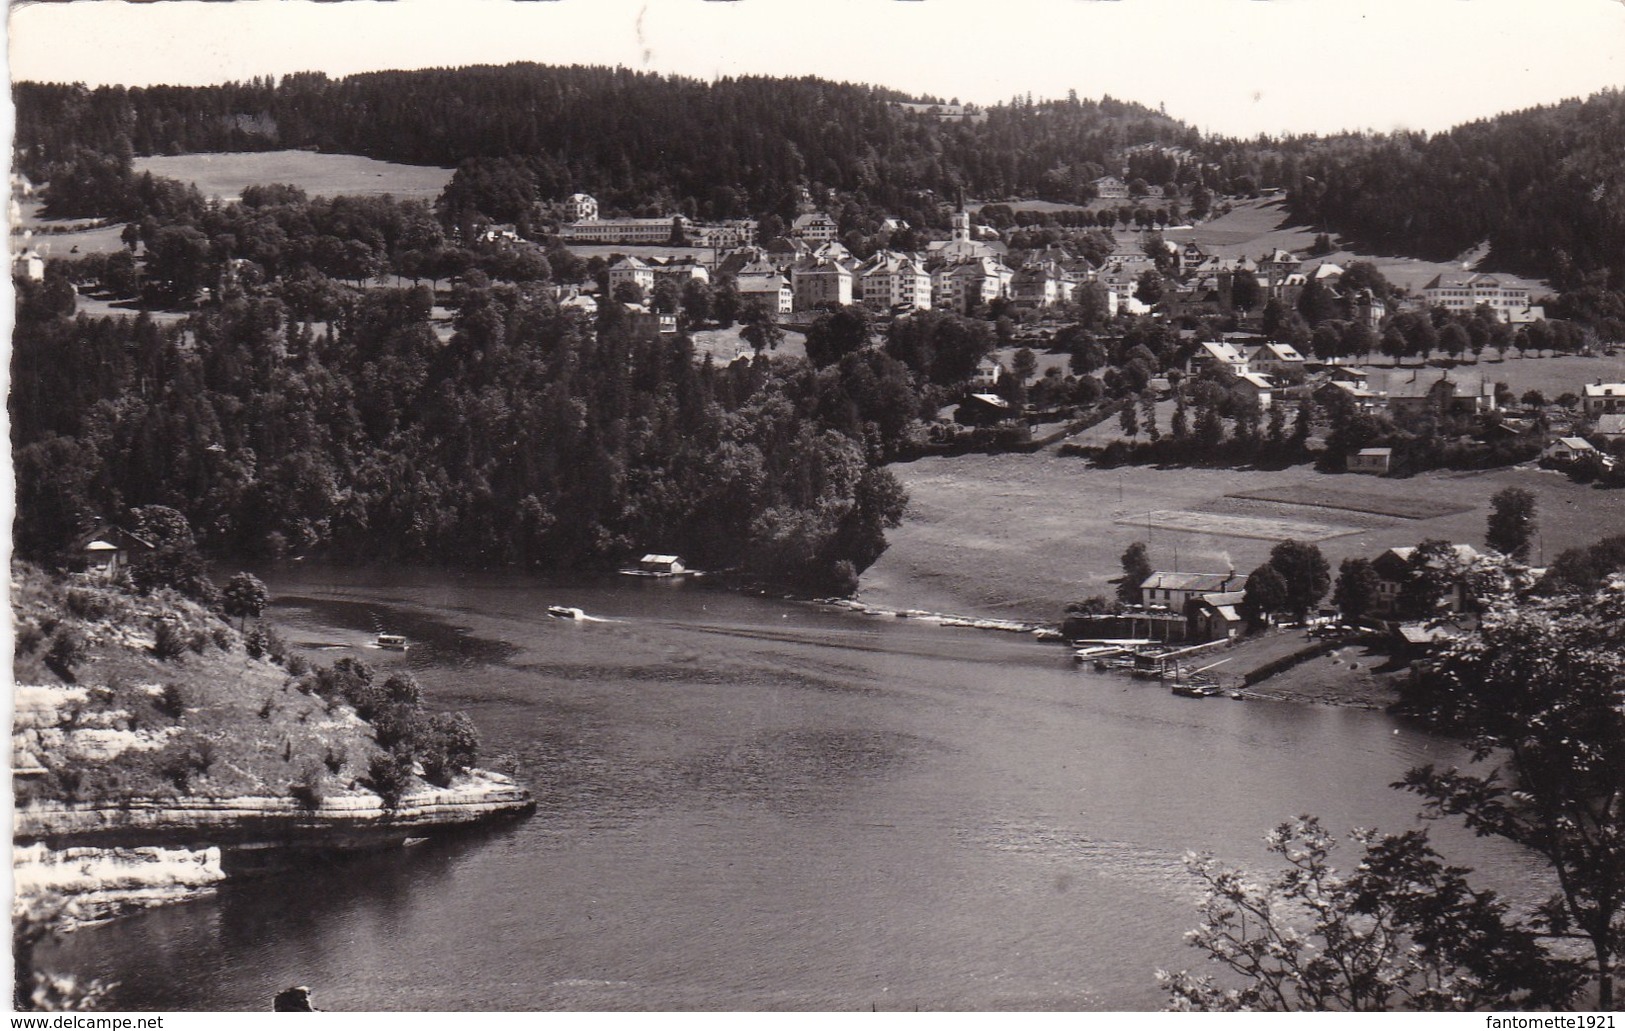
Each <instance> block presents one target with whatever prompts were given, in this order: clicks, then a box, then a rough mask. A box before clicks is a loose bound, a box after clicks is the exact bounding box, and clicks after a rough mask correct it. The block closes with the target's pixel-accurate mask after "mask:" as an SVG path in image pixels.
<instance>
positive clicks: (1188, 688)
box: [1170, 683, 1221, 698]
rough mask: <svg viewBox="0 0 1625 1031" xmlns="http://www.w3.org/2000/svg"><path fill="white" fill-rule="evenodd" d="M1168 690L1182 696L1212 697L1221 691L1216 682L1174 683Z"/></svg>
mask: <svg viewBox="0 0 1625 1031" xmlns="http://www.w3.org/2000/svg"><path fill="white" fill-rule="evenodd" d="M1170 690H1171V691H1173V693H1174V694H1176V695H1179V696H1180V697H1182V698H1212V697H1213V696H1214V695H1216V694H1220V693H1221V692H1220V690H1219V686H1218V685H1217V684H1190V683H1185V684H1175V685H1174V686H1173V687H1172V688H1170Z"/></svg>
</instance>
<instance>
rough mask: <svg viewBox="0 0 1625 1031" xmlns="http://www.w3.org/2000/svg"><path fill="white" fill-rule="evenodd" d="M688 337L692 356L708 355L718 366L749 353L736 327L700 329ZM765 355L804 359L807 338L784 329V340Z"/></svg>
mask: <svg viewBox="0 0 1625 1031" xmlns="http://www.w3.org/2000/svg"><path fill="white" fill-rule="evenodd" d="M690 335H691V336H692V337H693V338H694V356H695V357H696V358H704V357H705V356H706V355H710V356H711V357H712V359H714V360H715V361H716V363H717V364H718V365H726V364H728V363H729V362H731V361H733V360H734V358H736V357H738V355H739V353H740V352H741V351H743V352H745V353H746V354H749V353H751V349H750V345H749V344H747V343H745V341H744V340H742V339H740V336H739V327H738V326H730V327H728V328H727V329H701V330H697V331H695V332H694V333H692V334H690ZM767 353H768V355H769V356H770V357H774V358H778V357H787V358H805V357H807V338H806V337H805V336H803V335H802V334H801V333H798V332H796V331H795V330H794V329H790V328H789V327H784V339H783V340H781V341H780V342H779V346H778V348H777V349H775V350H772V351H769V352H767Z"/></svg>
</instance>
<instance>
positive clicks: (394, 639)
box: [374, 634, 406, 652]
mask: <svg viewBox="0 0 1625 1031" xmlns="http://www.w3.org/2000/svg"><path fill="white" fill-rule="evenodd" d="M374 643H375V644H377V646H378V647H380V648H385V649H388V650H389V651H392V652H404V651H405V650H406V638H405V637H403V636H401V635H400V634H379V635H378V640H377V641H375V642H374Z"/></svg>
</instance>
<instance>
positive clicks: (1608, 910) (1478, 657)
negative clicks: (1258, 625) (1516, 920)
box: [1396, 581, 1625, 1010]
mask: <svg viewBox="0 0 1625 1031" xmlns="http://www.w3.org/2000/svg"><path fill="white" fill-rule="evenodd" d="M1615 584H1616V585H1617V584H1618V581H1615ZM1411 704H1412V705H1413V707H1415V708H1419V709H1422V710H1423V711H1425V712H1426V713H1427V714H1428V715H1430V716H1432V717H1433V718H1434V719H1435V720H1437V721H1438V722H1441V723H1444V724H1446V725H1448V726H1450V727H1453V728H1455V729H1456V730H1458V731H1460V732H1465V733H1466V734H1467V735H1469V739H1468V742H1467V747H1468V748H1469V749H1470V751H1471V754H1472V760H1473V762H1474V764H1475V766H1473V767H1469V768H1468V769H1467V770H1461V769H1451V770H1448V771H1441V770H1438V769H1436V768H1434V767H1432V766H1425V767H1421V768H1418V769H1414V770H1412V771H1410V772H1409V773H1408V774H1406V776H1405V779H1404V780H1403V781H1401V782H1400V783H1399V785H1396V786H1400V787H1404V788H1407V789H1409V790H1411V791H1414V792H1416V793H1417V794H1419V795H1421V796H1422V797H1423V798H1424V799H1425V800H1426V803H1427V808H1426V812H1427V814H1428V815H1431V816H1460V817H1462V818H1464V819H1465V820H1466V822H1467V826H1469V827H1471V828H1472V829H1473V830H1474V831H1476V832H1477V833H1479V834H1481V835H1486V836H1493V837H1500V838H1506V839H1508V840H1510V841H1514V842H1517V843H1518V844H1520V845H1522V846H1524V847H1525V848H1528V849H1530V850H1532V851H1534V852H1535V853H1537V854H1539V855H1540V856H1541V857H1543V858H1544V859H1545V860H1546V861H1547V862H1548V863H1549V864H1551V867H1552V869H1553V870H1554V871H1555V873H1556V875H1557V881H1558V884H1559V888H1560V890H1559V892H1558V893H1557V894H1556V895H1555V896H1553V897H1552V898H1551V899H1550V900H1549V901H1548V902H1547V903H1546V904H1545V905H1544V906H1543V907H1541V911H1540V913H1539V914H1538V917H1537V919H1536V921H1535V922H1534V926H1535V927H1536V928H1537V929H1539V930H1541V931H1542V932H1544V933H1546V934H1549V935H1552V936H1554V937H1559V938H1568V939H1573V940H1575V941H1576V942H1578V943H1580V944H1582V945H1584V946H1585V947H1586V948H1587V949H1588V951H1589V952H1590V954H1591V970H1590V973H1591V975H1592V977H1593V978H1594V979H1595V982H1596V987H1597V1008H1599V1009H1604V1010H1606V1009H1611V1008H1613V1006H1614V1005H1615V1001H1616V995H1615V992H1614V979H1615V976H1616V968H1617V966H1618V963H1619V956H1620V952H1621V949H1622V947H1625V589H1622V588H1621V587H1619V586H1611V587H1605V588H1604V589H1603V590H1601V591H1600V592H1598V593H1596V594H1593V595H1590V596H1579V597H1573V596H1568V597H1561V598H1556V599H1552V600H1549V601H1546V602H1541V603H1538V604H1535V603H1525V604H1524V605H1523V606H1521V607H1518V608H1508V609H1502V610H1494V611H1491V612H1489V613H1487V614H1486V615H1485V616H1484V618H1483V620H1482V622H1481V624H1480V628H1479V630H1478V632H1477V633H1476V634H1473V635H1471V636H1469V637H1467V638H1465V639H1463V640H1461V641H1459V642H1458V643H1456V644H1455V645H1453V646H1452V647H1451V648H1450V650H1449V651H1448V652H1447V653H1446V654H1445V655H1444V657H1443V659H1442V661H1441V663H1440V665H1439V667H1438V670H1437V672H1436V674H1435V675H1434V676H1432V677H1430V678H1428V679H1427V680H1424V681H1423V682H1421V683H1420V684H1419V685H1418V688H1417V691H1416V693H1415V695H1414V696H1413V698H1412V699H1411ZM1492 759H1493V760H1494V761H1495V762H1497V763H1499V764H1500V765H1498V766H1496V767H1493V768H1490V769H1489V770H1488V771H1487V772H1486V771H1485V770H1484V768H1483V766H1482V765H1480V764H1483V763H1485V762H1487V761H1490V760H1492Z"/></svg>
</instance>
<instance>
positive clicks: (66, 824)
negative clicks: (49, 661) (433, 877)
mask: <svg viewBox="0 0 1625 1031" xmlns="http://www.w3.org/2000/svg"><path fill="white" fill-rule="evenodd" d="M535 808H536V802H535V800H534V799H533V798H532V797H531V794H530V792H529V791H527V790H526V789H525V788H523V787H521V786H519V785H518V784H517V783H515V782H514V781H513V780H512V779H511V778H509V777H506V776H503V775H502V774H498V773H492V772H490V771H486V770H478V769H475V770H470V771H469V772H468V774H467V775H466V776H464V777H463V778H460V780H459V782H458V783H456V784H455V785H454V786H453V787H451V788H432V787H431V788H430V789H428V790H423V791H418V792H415V793H414V794H411V795H408V796H406V797H405V798H404V799H402V801H401V804H400V805H399V806H397V807H396V808H394V809H387V808H385V807H384V805H383V800H382V799H381V798H379V797H378V796H377V795H375V794H371V793H356V794H347V795H339V796H335V797H331V798H327V799H324V800H323V802H322V804H321V805H320V806H318V807H316V808H314V809H307V808H304V807H302V806H300V805H299V804H298V803H296V802H294V801H293V800H292V799H289V798H270V797H247V796H244V797H231V798H186V799H157V798H148V799H124V800H121V801H119V802H117V803H107V804H74V803H52V804H43V805H30V806H24V807H20V808H18V809H17V810H16V812H15V816H14V819H15V827H14V829H13V844H14V851H15V855H14V857H13V866H12V879H13V884H14V886H15V890H16V893H17V897H18V899H19V900H20V901H25V902H26V901H28V900H31V899H41V898H46V897H49V896H53V895H54V896H59V897H61V898H63V899H64V900H66V901H67V903H68V906H69V910H68V912H69V913H70V914H71V915H70V916H69V918H68V920H67V924H68V926H69V927H70V928H71V927H77V926H85V925H89V924H93V923H99V922H102V921H105V920H111V919H116V918H118V917H120V916H125V915H128V914H131V913H135V912H139V911H141V910H144V909H150V908H153V907H155V906H162V905H169V904H172V903H176V902H185V901H189V900H191V899H195V898H200V897H203V896H206V895H209V894H212V893H213V892H214V891H215V889H216V888H218V887H219V886H220V885H221V884H223V883H225V882H227V881H232V880H239V879H245V878H251V877H254V876H259V875H262V874H265V873H268V872H272V871H275V870H277V869H279V868H281V867H282V866H283V865H285V864H286V862H287V861H289V860H291V859H293V858H294V857H296V856H300V855H306V854H311V853H321V854H343V853H356V852H369V851H382V850H385V849H393V848H401V847H404V846H405V845H407V844H409V843H411V842H414V841H421V840H424V839H427V838H432V837H441V836H445V835H448V834H454V833H458V832H462V831H467V830H471V829H474V828H477V827H483V826H488V825H490V824H492V823H495V822H497V821H501V820H509V819H519V818H522V817H524V816H527V815H529V814H530V813H532V812H534V811H535Z"/></svg>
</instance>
